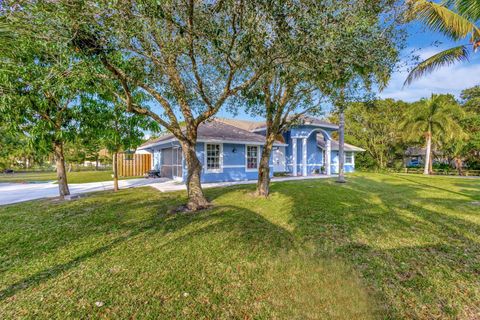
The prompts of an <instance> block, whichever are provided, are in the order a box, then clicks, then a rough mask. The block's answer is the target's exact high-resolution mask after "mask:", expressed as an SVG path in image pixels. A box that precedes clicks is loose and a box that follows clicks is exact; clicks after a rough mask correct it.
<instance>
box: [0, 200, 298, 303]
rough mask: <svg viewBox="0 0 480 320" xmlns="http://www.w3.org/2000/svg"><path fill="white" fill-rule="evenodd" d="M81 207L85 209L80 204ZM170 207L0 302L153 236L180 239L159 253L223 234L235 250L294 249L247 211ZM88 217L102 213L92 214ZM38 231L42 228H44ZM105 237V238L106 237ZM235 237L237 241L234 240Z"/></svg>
mask: <svg viewBox="0 0 480 320" xmlns="http://www.w3.org/2000/svg"><path fill="white" fill-rule="evenodd" d="M99 200H101V199H99ZM136 200H137V199H136V198H133V199H131V200H130V201H131V202H135V201H136ZM130 201H127V202H124V203H123V204H122V206H123V208H124V212H125V213H127V212H128V211H129V210H137V209H138V208H139V207H137V206H136V205H135V204H131V203H129V202H130ZM180 201H181V200H180ZM170 204H171V203H170ZM90 205H92V203H90ZM150 205H152V204H150ZM76 206H77V205H76ZM78 206H79V207H82V205H81V203H80V202H79V203H78ZM168 207H169V205H165V204H163V205H161V206H156V205H154V206H153V207H151V208H149V210H153V211H155V212H157V213H156V214H153V215H151V216H150V217H149V218H148V219H146V220H141V221H137V223H134V222H131V223H128V224H126V225H125V224H124V223H123V222H122V223H121V226H118V225H115V228H116V230H117V231H118V232H119V233H120V234H121V236H118V237H116V238H114V239H113V240H107V241H106V242H107V243H106V244H104V245H101V246H98V247H96V248H94V249H93V250H89V251H88V252H85V253H83V254H80V255H78V256H76V257H74V258H72V259H71V260H69V261H68V262H66V263H61V264H57V265H54V266H50V267H48V268H46V269H44V270H42V271H39V272H36V273H34V274H33V275H30V276H28V277H25V278H23V279H21V280H20V281H17V282H15V283H13V284H10V285H9V286H8V287H6V288H3V289H1V290H0V301H2V300H5V299H7V298H9V297H11V296H14V295H15V294H17V293H19V292H21V291H25V290H28V289H30V288H32V287H35V286H38V285H40V284H41V283H43V282H46V281H48V280H51V279H54V278H56V277H58V276H59V275H60V274H62V273H64V272H67V271H69V270H71V269H74V268H76V267H78V266H79V265H80V264H82V263H83V262H85V261H87V260H89V259H101V256H102V255H103V254H108V252H109V251H111V250H112V249H115V248H118V247H120V246H122V245H123V244H125V243H127V242H129V241H133V240H134V239H136V238H138V237H144V238H145V237H149V236H153V235H154V234H156V233H160V237H161V236H162V235H166V234H178V236H176V237H174V238H173V239H172V240H171V241H167V242H165V243H164V244H162V245H161V246H160V247H158V248H157V250H162V248H163V247H168V246H173V247H176V246H179V247H180V246H182V245H184V246H188V245H189V243H190V242H191V241H192V239H196V238H199V237H204V236H209V235H212V234H215V233H220V232H228V233H229V237H226V238H225V239H224V244H226V245H232V246H234V245H235V246H238V245H241V246H244V247H245V248H246V250H248V248H255V250H254V251H263V254H275V253H276V252H278V251H279V250H288V249H289V248H292V246H293V239H292V237H291V235H290V234H289V232H288V231H286V230H284V229H282V228H280V227H278V226H276V225H274V224H272V223H270V222H268V221H267V220H265V219H263V218H262V217H261V216H259V215H257V214H255V213H254V212H251V211H249V210H246V209H245V208H237V207H233V206H219V207H216V208H214V209H211V210H206V211H203V212H200V213H182V214H168V213H167V209H168ZM142 208H144V209H146V208H145V204H143V207H142ZM69 209H70V210H71V209H72V207H71V206H70V207H69ZM147 210H148V209H147ZM89 214H91V215H93V214H101V213H93V212H91V213H89ZM120 221H121V220H120ZM105 224H106V225H105V226H106V227H107V228H108V227H109V226H111V225H112V221H111V220H110V219H106V220H105ZM39 227H40V228H41V226H39ZM70 227H72V228H74V227H75V226H70ZM67 231H68V230H67ZM104 231H106V230H104V229H103V228H102V231H101V232H99V235H102V234H104ZM63 232H65V230H63V231H62V233H63ZM92 233H93V232H92ZM125 233H126V234H125ZM104 235H105V236H106V235H107V234H104ZM232 235H233V236H234V237H232ZM85 237H87V235H82V237H81V238H76V237H71V238H69V239H68V240H69V242H70V245H72V244H73V245H75V242H76V241H81V240H82V239H84V238H85ZM107 239H109V238H107ZM33 244H34V243H32V245H33ZM55 249H56V250H60V248H51V250H55ZM247 252H248V251H247ZM257 253H258V252H257ZM22 259H24V263H28V262H29V259H32V257H31V256H30V255H28V254H27V255H23V256H22ZM5 271H7V270H5Z"/></svg>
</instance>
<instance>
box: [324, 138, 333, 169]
mask: <svg viewBox="0 0 480 320" xmlns="http://www.w3.org/2000/svg"><path fill="white" fill-rule="evenodd" d="M331 162H332V141H331V140H330V139H327V141H325V162H324V163H325V171H326V172H327V175H328V176H329V175H331V174H332V169H331V165H330V164H331Z"/></svg>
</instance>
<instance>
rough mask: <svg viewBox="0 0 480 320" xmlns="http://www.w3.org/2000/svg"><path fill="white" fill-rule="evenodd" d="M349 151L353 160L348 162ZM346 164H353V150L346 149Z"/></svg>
mask: <svg viewBox="0 0 480 320" xmlns="http://www.w3.org/2000/svg"><path fill="white" fill-rule="evenodd" d="M347 153H349V154H350V155H351V156H352V161H350V162H347ZM344 162H345V164H353V162H354V161H353V151H345V159H344Z"/></svg>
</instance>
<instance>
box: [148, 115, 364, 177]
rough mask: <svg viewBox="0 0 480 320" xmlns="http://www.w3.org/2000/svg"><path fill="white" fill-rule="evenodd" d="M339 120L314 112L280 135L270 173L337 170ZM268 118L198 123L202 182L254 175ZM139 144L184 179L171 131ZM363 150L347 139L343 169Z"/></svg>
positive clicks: (156, 164)
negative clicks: (335, 134)
mask: <svg viewBox="0 0 480 320" xmlns="http://www.w3.org/2000/svg"><path fill="white" fill-rule="evenodd" d="M337 130H338V126H337V125H335V124H331V123H328V122H325V121H323V120H320V119H316V118H312V117H303V118H302V119H301V121H300V124H298V125H295V126H292V127H291V128H289V130H287V131H285V132H284V133H283V134H282V135H279V136H278V137H277V139H276V141H275V143H274V146H273V152H272V156H271V158H270V168H271V170H270V174H271V175H272V176H273V174H274V173H285V174H288V175H291V176H310V175H318V174H325V175H331V174H335V173H338V142H336V141H334V140H332V138H331V135H332V133H333V132H334V131H337ZM265 132H266V127H265V123H264V122H254V121H243V120H235V119H214V120H211V121H209V122H206V123H203V124H201V125H200V126H199V127H198V135H197V146H196V151H197V156H198V158H199V160H200V162H201V163H202V168H203V171H202V182H222V181H242V180H255V179H257V176H258V166H259V163H260V156H261V154H262V149H263V144H264V143H265ZM139 150H144V151H147V152H149V153H151V154H153V157H152V159H153V160H152V169H154V170H158V171H160V174H161V176H162V177H167V178H171V179H175V180H179V181H185V179H186V164H185V161H184V160H183V157H182V150H181V147H180V144H179V142H178V140H177V139H176V138H175V137H174V136H173V135H172V134H167V135H164V136H162V137H160V138H158V139H154V140H151V141H148V142H146V143H145V144H143V145H142V146H140V148H139ZM363 151H365V150H363V149H361V148H358V147H355V146H352V145H349V144H345V171H346V172H353V171H354V170H355V153H357V152H363Z"/></svg>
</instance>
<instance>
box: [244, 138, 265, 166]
mask: <svg viewBox="0 0 480 320" xmlns="http://www.w3.org/2000/svg"><path fill="white" fill-rule="evenodd" d="M248 147H255V148H257V167H256V168H255V169H249V168H248ZM260 149H261V148H260V146H259V145H254V144H246V145H245V172H257V171H258V168H259V167H260V151H261V150H260Z"/></svg>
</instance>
